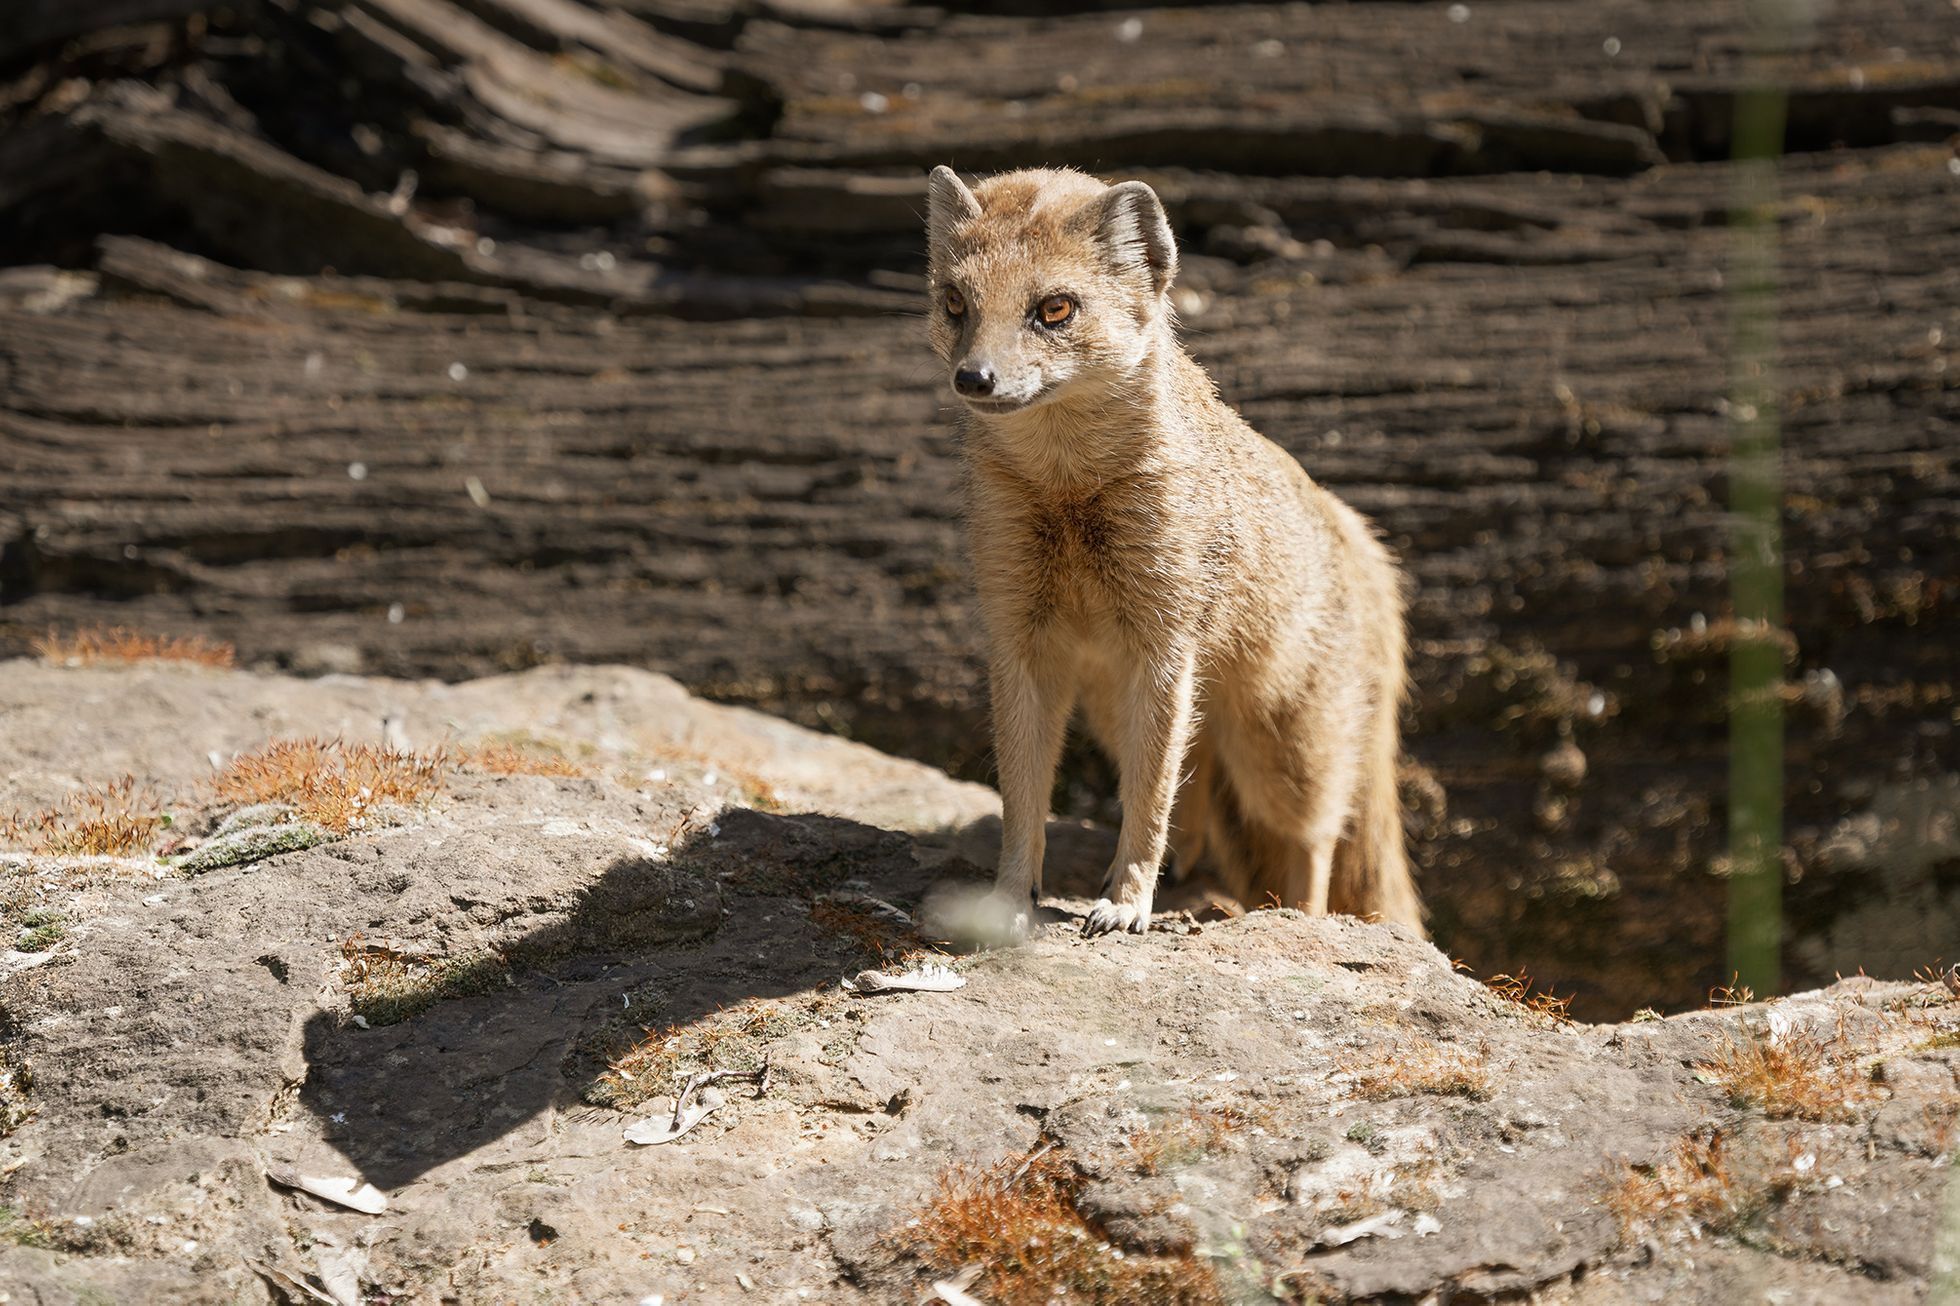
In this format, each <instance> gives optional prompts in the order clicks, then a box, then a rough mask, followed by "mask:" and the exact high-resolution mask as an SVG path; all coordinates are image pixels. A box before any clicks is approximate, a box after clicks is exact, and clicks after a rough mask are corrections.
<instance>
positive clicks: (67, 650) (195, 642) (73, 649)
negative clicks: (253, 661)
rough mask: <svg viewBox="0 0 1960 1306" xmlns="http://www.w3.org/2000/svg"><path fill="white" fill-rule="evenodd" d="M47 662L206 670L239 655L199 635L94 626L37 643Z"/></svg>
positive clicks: (230, 662)
mask: <svg viewBox="0 0 1960 1306" xmlns="http://www.w3.org/2000/svg"><path fill="white" fill-rule="evenodd" d="M34 652H35V653H36V654H38V655H39V656H40V657H41V660H42V661H44V662H52V663H54V664H55V665H56V666H64V667H92V666H95V665H96V664H97V663H102V662H112V663H129V662H190V663H195V664H197V665H198V666H205V667H230V666H232V665H234V664H235V663H236V661H237V656H238V651H237V650H236V649H234V648H233V647H232V646H231V645H229V644H226V643H222V642H219V641H215V640H207V639H202V638H200V637H198V636H196V635H175V636H173V635H146V634H144V633H143V632H142V631H138V630H131V629H129V628H128V627H127V626H92V627H89V628H88V629H85V630H78V631H75V632H74V633H73V634H70V635H62V634H59V633H57V632H55V631H53V630H50V631H49V632H48V633H47V634H46V635H44V636H42V637H41V638H39V639H37V640H35V641H34Z"/></svg>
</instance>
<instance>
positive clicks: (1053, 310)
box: [1035, 295, 1075, 327]
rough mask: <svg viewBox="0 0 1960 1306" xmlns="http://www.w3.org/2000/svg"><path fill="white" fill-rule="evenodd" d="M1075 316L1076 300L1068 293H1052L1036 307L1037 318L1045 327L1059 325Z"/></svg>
mask: <svg viewBox="0 0 1960 1306" xmlns="http://www.w3.org/2000/svg"><path fill="white" fill-rule="evenodd" d="M1074 316H1075V301H1074V300H1072V299H1070V298H1069V297H1068V296H1067V295H1050V296H1049V297H1048V298H1046V299H1044V300H1042V301H1041V305H1040V307H1038V308H1036V309H1035V319H1036V320H1037V321H1039V322H1040V323H1041V325H1043V326H1045V327H1058V326H1060V325H1061V324H1062V323H1064V322H1066V321H1068V320H1069V319H1070V318H1072V317H1074Z"/></svg>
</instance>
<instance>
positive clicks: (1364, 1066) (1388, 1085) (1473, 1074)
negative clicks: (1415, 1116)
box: [1335, 1043, 1491, 1102]
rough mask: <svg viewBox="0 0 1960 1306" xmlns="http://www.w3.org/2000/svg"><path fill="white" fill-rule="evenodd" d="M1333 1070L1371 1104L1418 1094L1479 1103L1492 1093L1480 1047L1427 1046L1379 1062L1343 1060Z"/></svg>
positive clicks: (1487, 1063) (1487, 1064)
mask: <svg viewBox="0 0 1960 1306" xmlns="http://www.w3.org/2000/svg"><path fill="white" fill-rule="evenodd" d="M1335 1068H1336V1069H1337V1070H1339V1071H1342V1072H1344V1073H1346V1074H1348V1075H1350V1076H1352V1077H1353V1081H1354V1091H1355V1093H1356V1094H1358V1095H1359V1096H1361V1097H1365V1098H1368V1099H1369V1100H1371V1101H1381V1100H1383V1099H1385V1098H1391V1097H1412V1096H1414V1095H1416V1094H1419V1093H1421V1094H1428V1095H1431V1096H1435V1097H1467V1098H1472V1099H1475V1100H1476V1101H1480V1102H1481V1101H1483V1100H1484V1099H1485V1098H1488V1097H1489V1096H1490V1093H1491V1074H1490V1067H1489V1057H1488V1054H1487V1053H1486V1051H1485V1049H1484V1048H1482V1047H1478V1048H1477V1049H1475V1050H1474V1051H1472V1050H1466V1049H1463V1048H1457V1047H1449V1046H1446V1045H1443V1044H1439V1043H1427V1044H1424V1045H1422V1046H1420V1047H1418V1048H1417V1049H1415V1050H1414V1051H1413V1052H1404V1053H1398V1054H1396V1055H1394V1056H1390V1057H1388V1058H1386V1059H1383V1060H1378V1061H1369V1062H1361V1061H1355V1060H1346V1061H1342V1062H1339V1063H1337V1065H1336V1067H1335Z"/></svg>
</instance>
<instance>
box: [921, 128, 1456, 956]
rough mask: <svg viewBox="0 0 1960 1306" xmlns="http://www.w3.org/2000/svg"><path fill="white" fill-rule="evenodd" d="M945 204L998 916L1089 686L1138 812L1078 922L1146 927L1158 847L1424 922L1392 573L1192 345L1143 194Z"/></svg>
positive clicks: (951, 185)
mask: <svg viewBox="0 0 1960 1306" xmlns="http://www.w3.org/2000/svg"><path fill="white" fill-rule="evenodd" d="M929 196H930V199H929V205H928V216H927V223H926V225H927V237H928V242H929V245H930V261H931V287H932V289H931V294H932V301H933V302H932V306H931V333H932V342H933V347H934V349H935V350H936V351H937V353H938V355H939V357H940V358H941V359H942V360H943V361H944V362H945V364H946V366H947V369H948V372H949V379H950V381H951V383H952V387H953V390H954V392H955V393H956V394H957V395H958V396H959V397H960V399H961V400H962V401H963V402H964V404H965V407H966V410H967V414H966V417H965V421H964V423H963V426H964V453H965V462H966V470H967V478H966V482H967V483H966V496H967V502H966V513H967V529H968V534H969V539H970V544H971V550H972V559H973V568H974V575H975V579H976V582H977V585H978V589H979V596H980V606H981V612H982V615H983V618H984V621H985V625H986V629H987V635H988V639H989V643H990V645H991V657H990V662H991V680H992V692H993V717H994V742H995V751H996V755H997V763H998V766H999V772H1000V787H1001V799H1002V808H1003V830H1002V843H1001V856H1000V869H999V874H998V877H997V878H996V880H995V884H994V897H995V903H994V906H995V908H996V909H997V910H999V911H1000V912H1002V913H1004V914H1005V916H1006V919H1007V921H1008V922H1009V925H1010V927H1011V930H1012V932H1013V933H1014V934H1016V935H1017V936H1018V935H1023V934H1025V933H1026V931H1027V928H1028V923H1029V920H1030V918H1031V912H1032V905H1033V903H1034V901H1035V900H1036V899H1038V898H1039V896H1040V892H1041V862H1042V855H1043V852H1044V828H1043V827H1044V823H1045V821H1046V819H1047V813H1048V797H1049V789H1050V786H1051V785H1052V783H1053V778H1054V772H1055V767H1056V764H1057V762H1058V760H1059V756H1060V752H1061V747H1062V737H1063V733H1064V731H1065V729H1066V727H1067V723H1068V720H1069V717H1070V715H1071V713H1072V712H1073V711H1074V710H1075V708H1076V707H1077V706H1078V705H1079V706H1080V707H1081V709H1082V710H1083V713H1084V715H1085V717H1086V718H1087V721H1088V724H1089V726H1090V729H1091V730H1092V731H1093V732H1094V734H1095V736H1096V738H1097V739H1098V741H1099V742H1100V743H1101V744H1102V745H1103V747H1104V748H1105V749H1107V750H1108V751H1109V753H1110V755H1111V757H1112V758H1113V759H1114V760H1115V762H1116V764H1117V767H1118V770H1119V773H1120V775H1121V791H1120V797H1121V800H1122V808H1123V823H1122V829H1121V831H1120V833H1119V835H1118V839H1117V849H1116V858H1115V861H1114V862H1113V863H1112V864H1111V866H1110V868H1109V874H1108V876H1107V877H1106V879H1105V880H1104V882H1103V889H1102V897H1101V899H1100V900H1099V901H1097V903H1096V904H1095V907H1094V908H1093V909H1092V910H1091V912H1090V914H1089V918H1088V920H1087V922H1086V923H1085V925H1084V929H1085V931H1086V932H1088V933H1091V934H1101V933H1106V932H1109V931H1114V930H1133V931H1138V932H1141V931H1142V930H1144V929H1146V928H1147V927H1148V925H1149V922H1150V906H1151V898H1152V895H1153V893H1154V892H1155V888H1156V881H1157V870H1158V866H1159V864H1160V863H1161V862H1162V861H1163V858H1164V854H1165V851H1166V848H1167V847H1171V848H1173V849H1174V850H1175V853H1176V864H1177V868H1178V871H1179V872H1180V873H1183V872H1186V871H1188V870H1190V869H1191V868H1192V867H1193V866H1194V865H1195V864H1196V863H1197V862H1198V861H1199V859H1200V857H1203V858H1204V859H1205V860H1206V861H1207V863H1208V864H1209V865H1210V867H1211V868H1212V869H1213V870H1214V871H1215V873H1216V875H1217V877H1218V880H1219V882H1220V887H1221V888H1223V889H1224V890H1225V892H1227V893H1229V894H1231V895H1232V896H1233V897H1236V898H1237V899H1238V900H1239V901H1241V902H1243V903H1247V904H1254V905H1256V904H1258V903H1260V902H1263V901H1266V900H1268V898H1269V897H1271V898H1277V899H1278V901H1279V902H1281V903H1282V904H1284V905H1287V906H1291V907H1299V908H1301V909H1303V910H1305V911H1308V912H1315V913H1319V912H1326V911H1330V910H1332V911H1340V912H1349V913H1352V914H1355V915H1360V916H1374V917H1378V918H1381V919H1384V920H1390V921H1400V922H1402V923H1403V924H1405V925H1409V926H1414V927H1417V928H1420V923H1421V916H1422V908H1421V905H1420V903H1419V902H1418V900H1417V897H1416V891H1415V885H1414V883H1413V881H1412V880H1411V878H1410V875H1409V867H1408V861H1407V858H1406V856H1405V854H1404V851H1403V843H1402V817H1401V805H1400V802H1399V801H1398V798H1397V794H1396V786H1395V764H1396V755H1397V752H1398V747H1399V744H1398V729H1397V716H1398V712H1399V709H1400V706H1401V702H1402V697H1403V693H1404V689H1405V683H1404V669H1403V661H1404V643H1405V640H1404V635H1403V628H1402V607H1403V597H1402V581H1401V576H1400V573H1399V572H1398V571H1397V569H1396V566H1395V564H1394V562H1393V561H1392V560H1391V559H1390V557H1389V555H1388V552H1387V550H1386V549H1384V548H1383V546H1382V545H1381V543H1380V542H1379V541H1378V540H1377V539H1376V538H1375V536H1374V533H1373V532H1372V531H1371V530H1370V528H1369V526H1368V524H1367V523H1366V522H1365V521H1364V520H1363V519H1362V518H1361V516H1360V515H1359V514H1357V513H1356V512H1355V511H1354V510H1353V509H1351V508H1349V507H1348V506H1347V505H1345V504H1343V503H1341V502H1340V501H1339V500H1338V499H1336V498H1335V497H1334V496H1333V495H1331V494H1329V493H1328V492H1327V491H1325V490H1323V489H1321V488H1320V487H1319V486H1317V485H1315V484H1314V483H1313V481H1312V480H1310V479H1309V478H1308V476H1307V474H1306V472H1304V471H1303V470H1302V469H1301V467H1300V465H1299V464H1298V463H1297V462H1295V461H1294V460H1293V458H1292V457H1291V456H1290V455H1289V454H1287V453H1286V452H1285V451H1284V450H1283V449H1281V448H1280V447H1279V446H1277V445H1275V444H1273V443H1271V442H1270V441H1268V440H1266V439H1265V438H1264V437H1262V436H1260V435H1259V434H1258V433H1257V432H1256V431H1254V430H1253V429H1252V428H1251V427H1249V426H1247V425H1246V423H1245V422H1244V421H1243V420H1242V419H1241V418H1240V417H1239V416H1238V414H1237V413H1235V412H1233V411H1232V410H1231V409H1230V408H1228V407H1227V406H1226V405H1225V404H1224V402H1223V401H1222V400H1220V399H1219V397H1218V394H1217V391H1216V389H1215V388H1214V387H1213V385H1212V382H1211V379H1210V378H1209V377H1208V376H1207V375H1206V374H1205V372H1204V371H1203V369H1201V368H1200V367H1199V366H1198V365H1197V364H1196V363H1195V362H1193V361H1192V360H1191V358H1190V357H1189V356H1188V355H1187V354H1186V353H1185V352H1184V350H1183V348H1182V347H1181V346H1180V345H1179V344H1178V341H1177V338H1176V335H1175V333H1174V331H1173V327H1172V315H1171V310H1170V303H1169V291H1170V285H1171V279H1172V277H1173V276H1175V275H1176V272H1177V246H1176V242H1175V241H1174V240H1173V238H1172V236H1171V229H1170V223H1169V221H1168V220H1167V219H1166V218H1165V216H1164V209H1163V205H1162V204H1161V203H1160V202H1159V201H1158V198H1157V195H1156V192H1154V191H1152V190H1151V189H1150V187H1149V186H1147V185H1145V184H1144V183H1142V182H1137V181H1132V182H1125V183H1123V184H1121V185H1115V186H1110V185H1105V184H1104V183H1103V182H1100V181H1098V180H1096V179H1095V178H1093V177H1088V176H1085V175H1083V174H1082V173H1079V172H1074V171H1071V170H1034V171H1025V172H1010V173H1004V174H1002V175H1000V176H996V177H990V178H988V179H986V180H985V181H982V182H981V183H979V184H978V185H977V186H975V187H972V188H969V187H968V186H967V185H966V184H965V183H964V182H962V181H961V180H960V179H959V177H958V176H957V175H956V174H955V173H954V172H953V171H952V169H950V168H945V167H941V168H937V169H935V170H934V171H933V174H932V180H931V183H930V188H929ZM1187 765H1188V767H1189V770H1188V773H1187V771H1186V768H1187Z"/></svg>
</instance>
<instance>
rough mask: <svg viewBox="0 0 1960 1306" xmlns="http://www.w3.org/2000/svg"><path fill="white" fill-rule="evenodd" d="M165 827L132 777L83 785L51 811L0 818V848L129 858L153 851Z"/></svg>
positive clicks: (161, 816)
mask: <svg viewBox="0 0 1960 1306" xmlns="http://www.w3.org/2000/svg"><path fill="white" fill-rule="evenodd" d="M167 824H169V821H168V818H166V817H165V816H164V814H163V809H162V806H161V804H160V803H159V802H158V801H157V799H156V797H155V795H153V794H152V793H150V791H149V790H148V789H145V788H141V787H139V786H138V785H137V783H136V779H135V777H133V776H124V777H123V778H122V779H120V780H115V781H111V782H110V783H108V784H106V785H87V786H84V787H83V788H81V789H78V790H76V791H75V792H74V793H72V794H70V795H68V797H67V798H65V799H63V800H62V801H61V802H60V803H59V804H57V805H56V806H54V807H49V808H44V809H43V810H41V811H38V812H32V813H25V814H23V813H15V814H12V815H9V816H4V817H0V847H4V848H15V849H19V850H21V851H23V852H29V853H39V854H43V855H47V856H78V855H79V856H90V857H133V856H136V855H138V854H141V853H147V852H150V851H151V850H153V849H154V848H155V847H156V842H157V834H158V832H159V831H161V830H162V829H163V828H164V826H166V825H167Z"/></svg>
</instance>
